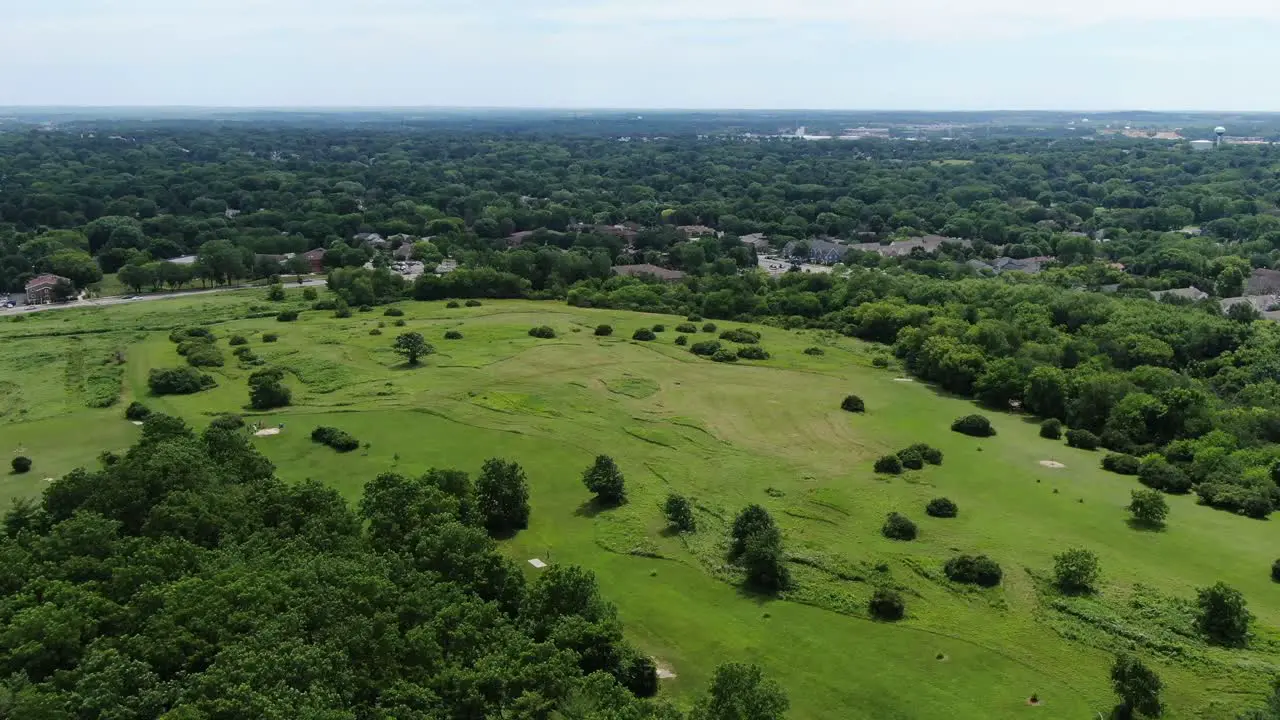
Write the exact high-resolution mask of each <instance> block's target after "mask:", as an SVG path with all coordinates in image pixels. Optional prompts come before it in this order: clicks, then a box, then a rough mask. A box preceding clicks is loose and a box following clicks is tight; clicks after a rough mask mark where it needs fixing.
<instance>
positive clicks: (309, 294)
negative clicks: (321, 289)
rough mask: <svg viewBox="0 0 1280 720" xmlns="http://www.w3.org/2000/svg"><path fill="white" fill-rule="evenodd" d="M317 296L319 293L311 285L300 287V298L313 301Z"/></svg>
mask: <svg viewBox="0 0 1280 720" xmlns="http://www.w3.org/2000/svg"><path fill="white" fill-rule="evenodd" d="M319 296H320V293H317V292H316V289H315V288H313V287H309V288H302V299H303V300H306V301H307V302H314V301H315V299H316V298H317V297H319Z"/></svg>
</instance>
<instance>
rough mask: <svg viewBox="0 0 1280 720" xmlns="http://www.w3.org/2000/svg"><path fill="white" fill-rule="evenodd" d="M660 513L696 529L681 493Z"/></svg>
mask: <svg viewBox="0 0 1280 720" xmlns="http://www.w3.org/2000/svg"><path fill="white" fill-rule="evenodd" d="M662 514H663V515H665V516H666V518H667V524H668V525H669V526H670V527H673V528H675V529H676V530H678V531H680V532H693V531H694V530H696V529H697V523H696V522H695V521H694V519H693V505H692V504H691V503H690V502H689V499H688V498H686V497H685V496H683V495H676V494H675V493H672V494H670V495H668V496H667V501H666V502H665V503H663V505H662ZM1277 562H1280V561H1277Z"/></svg>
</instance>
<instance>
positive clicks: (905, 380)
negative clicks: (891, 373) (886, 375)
mask: <svg viewBox="0 0 1280 720" xmlns="http://www.w3.org/2000/svg"><path fill="white" fill-rule="evenodd" d="M893 381H894V382H915V380H912V379H911V378H894V379H893Z"/></svg>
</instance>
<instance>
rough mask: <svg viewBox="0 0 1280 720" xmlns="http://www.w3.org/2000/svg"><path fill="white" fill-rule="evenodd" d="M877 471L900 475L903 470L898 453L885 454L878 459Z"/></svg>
mask: <svg viewBox="0 0 1280 720" xmlns="http://www.w3.org/2000/svg"><path fill="white" fill-rule="evenodd" d="M876 472H878V473H883V474H886V475H898V474H900V473H901V472H902V460H901V459H900V458H899V457H898V456H897V455H885V456H882V457H881V458H880V459H878V460H876Z"/></svg>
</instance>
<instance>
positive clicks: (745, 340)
mask: <svg viewBox="0 0 1280 720" xmlns="http://www.w3.org/2000/svg"><path fill="white" fill-rule="evenodd" d="M720 339H721V340H728V341H729V342H736V343H739V344H742V345H754V344H756V343H758V342H760V333H758V332H756V331H754V330H748V329H746V328H734V329H732V330H725V331H724V332H722V333H720Z"/></svg>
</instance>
